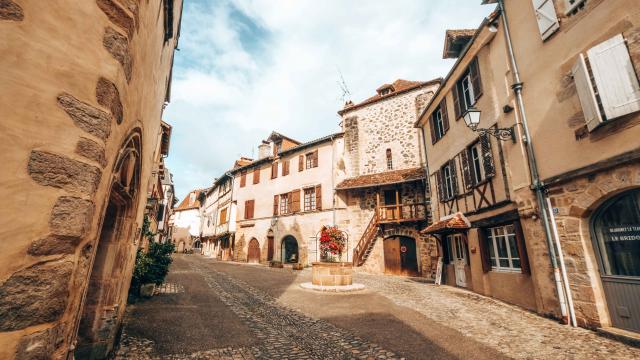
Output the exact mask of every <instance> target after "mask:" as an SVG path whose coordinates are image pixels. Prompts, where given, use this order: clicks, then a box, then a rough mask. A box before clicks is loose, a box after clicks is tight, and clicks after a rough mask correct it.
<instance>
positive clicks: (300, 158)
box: [298, 155, 304, 171]
mask: <svg viewBox="0 0 640 360" xmlns="http://www.w3.org/2000/svg"><path fill="white" fill-rule="evenodd" d="M302 170H304V155H300V156H298V171H302Z"/></svg>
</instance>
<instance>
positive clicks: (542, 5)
mask: <svg viewBox="0 0 640 360" xmlns="http://www.w3.org/2000/svg"><path fill="white" fill-rule="evenodd" d="M532 3H533V10H534V11H535V13H536V18H537V19H538V29H539V30H540V36H542V40H543V41H544V40H546V39H547V38H548V37H549V36H551V34H553V33H554V32H556V30H558V29H559V28H560V23H559V22H558V16H557V15H556V9H555V7H554V6H553V0H532Z"/></svg>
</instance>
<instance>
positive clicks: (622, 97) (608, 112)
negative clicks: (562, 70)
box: [572, 34, 640, 131]
mask: <svg viewBox="0 0 640 360" xmlns="http://www.w3.org/2000/svg"><path fill="white" fill-rule="evenodd" d="M572 73H573V79H574V81H575V84H576V89H577V93H578V98H579V99H580V105H581V106H582V112H583V113H584V118H585V122H586V125H587V129H588V130H589V131H592V130H594V129H596V128H597V127H598V126H600V125H601V124H603V123H605V122H607V121H609V120H612V119H615V118H618V117H621V116H623V115H627V114H630V113H633V112H637V111H640V84H639V83H638V75H637V74H636V72H635V70H634V67H633V63H632V62H631V57H630V56H629V50H628V49H627V44H626V43H625V40H624V37H623V36H622V34H618V35H616V36H614V37H612V38H611V39H609V40H607V41H604V42H602V43H600V44H598V45H596V46H594V47H592V48H591V49H589V50H587V56H586V57H585V56H584V55H583V54H578V61H577V62H576V64H575V65H574V67H573V70H572Z"/></svg>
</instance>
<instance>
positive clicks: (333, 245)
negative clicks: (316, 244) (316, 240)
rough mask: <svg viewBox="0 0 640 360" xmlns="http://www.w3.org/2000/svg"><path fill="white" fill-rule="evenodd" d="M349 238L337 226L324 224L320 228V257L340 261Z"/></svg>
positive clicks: (327, 260)
mask: <svg viewBox="0 0 640 360" xmlns="http://www.w3.org/2000/svg"><path fill="white" fill-rule="evenodd" d="M346 242H347V239H346V236H345V234H344V232H343V231H342V230H339V229H338V227H337V226H323V227H322V230H320V259H322V260H323V261H326V262H338V261H340V259H341V257H342V253H343V252H344V250H345V245H346Z"/></svg>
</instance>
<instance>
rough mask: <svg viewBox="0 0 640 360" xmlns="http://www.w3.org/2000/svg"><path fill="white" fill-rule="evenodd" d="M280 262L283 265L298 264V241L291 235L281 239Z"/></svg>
mask: <svg viewBox="0 0 640 360" xmlns="http://www.w3.org/2000/svg"><path fill="white" fill-rule="evenodd" d="M280 246H281V254H282V262H283V263H285V264H293V263H298V262H299V261H300V252H299V249H298V240H296V238H295V237H293V236H291V235H287V236H285V237H284V238H283V239H282V243H281V245H280Z"/></svg>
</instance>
